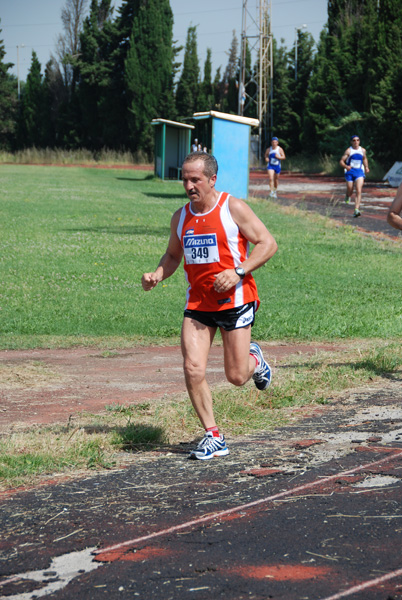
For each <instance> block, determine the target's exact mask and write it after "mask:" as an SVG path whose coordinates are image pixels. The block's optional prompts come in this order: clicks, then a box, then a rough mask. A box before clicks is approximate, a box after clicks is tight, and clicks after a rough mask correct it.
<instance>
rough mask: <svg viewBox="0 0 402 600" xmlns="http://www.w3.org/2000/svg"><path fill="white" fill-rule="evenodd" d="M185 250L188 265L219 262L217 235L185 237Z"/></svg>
mask: <svg viewBox="0 0 402 600" xmlns="http://www.w3.org/2000/svg"><path fill="white" fill-rule="evenodd" d="M183 250H184V258H185V260H186V263H187V264H188V265H195V264H208V263H213V262H219V250H218V242H217V239H216V233H208V234H206V235H185V236H184V237H183Z"/></svg>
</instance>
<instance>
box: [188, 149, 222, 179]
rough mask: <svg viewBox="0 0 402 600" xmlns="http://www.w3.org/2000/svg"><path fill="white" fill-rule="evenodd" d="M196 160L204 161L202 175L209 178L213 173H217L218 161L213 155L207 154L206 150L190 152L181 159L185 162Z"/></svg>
mask: <svg viewBox="0 0 402 600" xmlns="http://www.w3.org/2000/svg"><path fill="white" fill-rule="evenodd" d="M196 160H202V161H203V163H204V175H206V176H207V177H208V179H210V178H211V177H212V176H213V175H217V174H218V163H217V160H216V158H215V156H212V154H208V152H200V151H198V152H190V154H188V155H187V156H186V158H185V159H184V161H183V166H184V165H185V163H189V162H195V161H196Z"/></svg>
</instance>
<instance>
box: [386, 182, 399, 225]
mask: <svg viewBox="0 0 402 600" xmlns="http://www.w3.org/2000/svg"><path fill="white" fill-rule="evenodd" d="M401 213H402V183H401V185H400V186H399V188H398V191H397V192H396V196H395V198H394V201H393V203H392V204H391V206H390V209H389V211H388V214H387V221H388V223H389V224H390V225H391V227H394V228H395V229H400V230H402V217H401Z"/></svg>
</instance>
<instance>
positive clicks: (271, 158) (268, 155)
mask: <svg viewBox="0 0 402 600" xmlns="http://www.w3.org/2000/svg"><path fill="white" fill-rule="evenodd" d="M285 158H286V156H285V153H284V151H283V149H282V148H281V147H280V146H279V140H278V138H277V137H273V138H272V140H271V145H270V147H269V148H267V149H266V151H265V162H266V163H267V170H268V178H269V187H270V190H271V193H270V194H269V195H270V197H271V198H277V195H276V191H277V189H278V181H279V173H280V172H281V160H285Z"/></svg>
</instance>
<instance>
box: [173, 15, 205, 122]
mask: <svg viewBox="0 0 402 600" xmlns="http://www.w3.org/2000/svg"><path fill="white" fill-rule="evenodd" d="M199 78H200V67H199V63H198V54H197V28H196V27H195V26H190V27H189V28H188V30H187V40H186V46H185V50H184V60H183V69H182V72H181V75H180V79H179V82H178V84H177V90H176V108H177V113H178V115H179V116H180V117H182V118H183V117H190V116H191V115H192V114H193V113H194V112H197V110H198V95H199V88H200V84H199Z"/></svg>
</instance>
